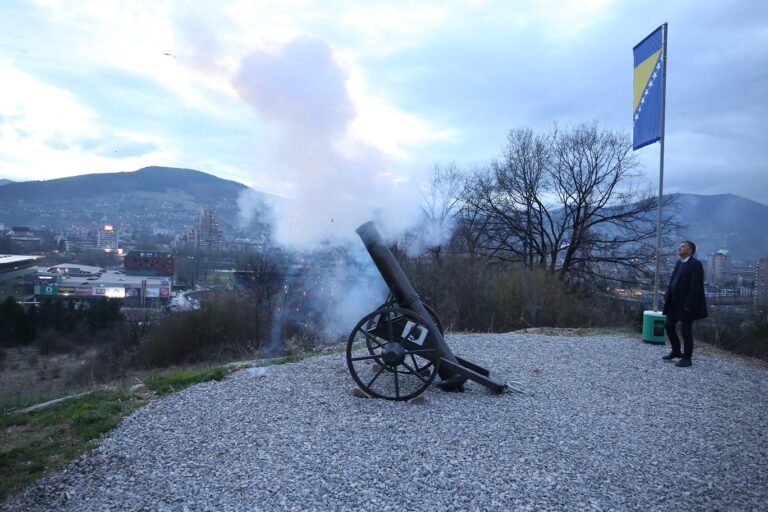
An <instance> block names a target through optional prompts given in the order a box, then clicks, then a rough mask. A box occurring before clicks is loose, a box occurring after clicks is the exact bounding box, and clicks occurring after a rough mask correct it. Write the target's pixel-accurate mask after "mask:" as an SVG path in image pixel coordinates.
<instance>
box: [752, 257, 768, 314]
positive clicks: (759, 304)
mask: <svg viewBox="0 0 768 512" xmlns="http://www.w3.org/2000/svg"><path fill="white" fill-rule="evenodd" d="M754 299H755V308H759V309H765V308H766V307H768V258H763V259H761V260H760V261H759V262H758V263H757V270H756V272H755V295H754Z"/></svg>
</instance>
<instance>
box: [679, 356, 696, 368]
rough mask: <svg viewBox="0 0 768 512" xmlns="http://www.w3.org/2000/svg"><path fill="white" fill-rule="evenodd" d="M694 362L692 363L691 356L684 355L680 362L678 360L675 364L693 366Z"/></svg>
mask: <svg viewBox="0 0 768 512" xmlns="http://www.w3.org/2000/svg"><path fill="white" fill-rule="evenodd" d="M692 364H693V363H691V358H690V357H684V358H682V359H680V360H679V361H678V362H676V363H675V366H680V367H686V366H691V365H692Z"/></svg>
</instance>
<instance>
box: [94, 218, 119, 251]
mask: <svg viewBox="0 0 768 512" xmlns="http://www.w3.org/2000/svg"><path fill="white" fill-rule="evenodd" d="M119 243H120V237H119V236H118V233H117V229H116V228H115V227H114V226H113V225H112V224H105V225H104V226H102V227H101V228H100V229H99V231H98V232H97V233H96V248H97V249H102V250H104V251H107V252H117V246H118V245H119Z"/></svg>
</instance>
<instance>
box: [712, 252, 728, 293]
mask: <svg viewBox="0 0 768 512" xmlns="http://www.w3.org/2000/svg"><path fill="white" fill-rule="evenodd" d="M706 280H707V282H708V283H709V284H714V285H716V286H725V285H726V283H728V282H729V281H730V280H731V257H730V256H729V255H728V251H727V250H726V249H720V250H719V251H717V252H715V253H713V254H710V255H709V258H707V278H706Z"/></svg>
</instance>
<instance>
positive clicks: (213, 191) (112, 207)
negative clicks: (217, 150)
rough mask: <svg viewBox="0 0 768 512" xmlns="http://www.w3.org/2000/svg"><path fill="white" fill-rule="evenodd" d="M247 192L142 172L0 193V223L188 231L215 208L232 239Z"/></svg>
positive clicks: (177, 173) (172, 171)
mask: <svg viewBox="0 0 768 512" xmlns="http://www.w3.org/2000/svg"><path fill="white" fill-rule="evenodd" d="M247 188H248V187H246V186H245V185H243V184H242V183H238V182H236V181H231V180H224V179H221V178H218V177H216V176H214V175H212V174H208V173H205V172H201V171H196V170H193V169H177V168H171V167H145V168H143V169H139V170H137V171H133V172H119V173H101V174H85V175H81V176H72V177H68V178H59V179H54V180H45V181H25V182H13V183H9V184H7V185H4V186H2V187H0V222H2V223H4V224H6V225H26V226H32V227H45V228H51V229H71V228H74V227H95V226H98V225H99V224H102V223H112V224H116V225H118V226H119V228H120V229H121V230H122V231H124V232H128V231H132V230H135V229H152V228H158V229H169V230H172V231H176V232H180V231H181V230H183V229H184V227H186V226H191V225H192V224H193V223H194V222H195V220H196V216H197V211H198V210H199V209H200V207H201V206H204V205H205V206H211V207H213V208H216V209H217V211H218V214H219V222H220V224H221V225H222V227H223V228H225V230H228V231H229V232H230V233H231V232H232V230H233V229H235V227H236V224H237V213H238V207H237V198H238V196H239V194H240V193H241V192H242V191H244V190H246V189H247Z"/></svg>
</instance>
